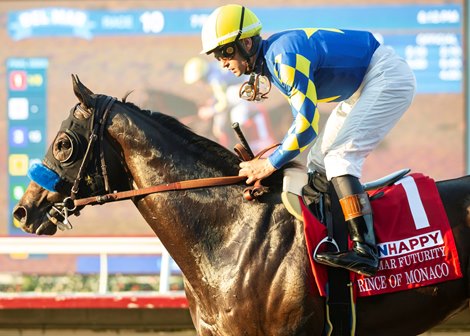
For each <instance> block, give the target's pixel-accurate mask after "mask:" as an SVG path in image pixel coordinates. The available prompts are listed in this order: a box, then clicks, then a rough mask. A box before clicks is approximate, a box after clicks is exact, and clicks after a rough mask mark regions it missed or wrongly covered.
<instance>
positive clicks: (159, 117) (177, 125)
mask: <svg viewBox="0 0 470 336" xmlns="http://www.w3.org/2000/svg"><path fill="white" fill-rule="evenodd" d="M122 105H123V106H124V107H126V108H127V109H131V110H132V111H135V112H137V113H141V115H142V116H144V117H146V118H148V119H149V120H151V121H152V122H155V123H158V124H163V125H165V128H166V129H168V130H170V131H172V132H175V133H176V134H179V135H180V136H181V137H182V138H183V139H184V141H185V142H186V143H187V145H188V146H195V147H200V148H203V149H204V150H203V151H201V155H211V156H213V155H215V156H217V157H219V158H220V159H222V160H221V162H227V163H230V164H234V165H235V166H236V167H238V164H239V162H240V159H239V158H238V157H237V156H236V155H235V153H233V152H231V151H230V150H228V149H227V148H225V147H223V146H221V145H220V144H218V143H216V142H214V141H212V140H210V139H208V138H205V137H203V136H200V135H198V134H196V133H194V132H193V131H192V130H191V128H190V127H188V126H187V125H184V124H183V123H181V122H180V121H179V120H178V119H176V118H175V117H173V116H170V115H167V114H165V113H162V112H157V111H152V110H147V109H142V108H140V107H139V106H137V105H135V104H134V103H132V102H129V101H126V100H125V99H123V101H122ZM255 154H256V153H255ZM300 166H302V164H300V163H299V162H296V161H292V162H289V163H288V164H286V165H284V166H283V167H282V168H281V169H279V170H277V171H276V172H275V173H274V174H273V175H271V176H270V177H268V178H266V179H265V180H263V185H266V186H270V187H275V188H277V187H279V188H280V187H281V185H282V176H283V175H284V170H285V169H286V168H291V167H300Z"/></svg>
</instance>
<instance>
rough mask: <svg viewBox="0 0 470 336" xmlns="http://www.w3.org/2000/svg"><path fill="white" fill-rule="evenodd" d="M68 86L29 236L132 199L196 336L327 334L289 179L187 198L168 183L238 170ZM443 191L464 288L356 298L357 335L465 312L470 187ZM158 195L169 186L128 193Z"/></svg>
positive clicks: (174, 127) (34, 198)
mask: <svg viewBox="0 0 470 336" xmlns="http://www.w3.org/2000/svg"><path fill="white" fill-rule="evenodd" d="M72 78H73V90H74V93H75V95H76V97H77V98H78V100H79V103H78V104H77V105H75V106H74V107H73V108H72V109H71V113H70V116H69V117H68V118H67V119H65V121H64V122H63V124H62V127H61V130H60V131H59V132H58V135H57V136H56V138H55V140H54V141H53V143H52V145H51V147H50V148H49V151H48V152H47V154H46V156H45V158H44V161H43V162H44V164H43V166H42V171H41V169H39V173H38V174H39V175H41V174H42V176H43V177H44V176H45V178H44V180H45V182H44V181H43V182H44V183H42V186H40V185H39V184H38V183H36V182H34V181H32V182H31V183H30V184H29V186H28V188H27V190H26V191H25V193H24V195H23V197H22V198H21V200H20V201H19V203H18V205H17V206H16V207H15V209H14V211H13V215H14V218H15V219H16V220H18V221H19V222H20V223H21V225H22V228H23V230H24V231H26V232H29V233H36V234H47V235H53V234H55V232H56V230H57V227H58V226H59V227H62V226H64V225H65V226H67V225H68V216H69V215H72V214H75V215H78V214H79V212H78V211H79V210H81V208H83V207H84V204H88V203H89V202H88V203H87V202H82V203H80V202H79V201H80V199H86V200H90V199H93V200H95V202H96V203H100V202H103V203H105V202H106V201H110V200H113V199H112V197H111V198H109V197H108V198H106V197H101V198H100V195H103V194H105V193H106V192H109V191H116V192H117V194H119V193H120V192H126V191H127V190H131V192H130V194H129V195H128V196H129V197H128V198H132V201H133V202H134V204H135V206H136V207H137V208H138V210H139V211H140V213H141V214H142V216H143V217H144V218H145V220H146V221H147V223H148V224H149V225H150V227H151V228H152V229H153V231H154V232H155V234H156V235H157V236H158V237H159V239H160V240H161V242H162V243H163V245H164V246H165V247H166V249H167V250H168V251H169V253H170V255H171V256H172V258H173V259H174V260H175V262H176V263H177V264H178V265H179V267H180V268H181V270H182V272H183V274H184V278H185V282H184V283H185V291H186V295H187V299H188V302H189V309H190V313H191V316H192V321H193V323H194V326H195V328H196V330H197V333H198V334H199V335H270V336H271V335H321V334H322V331H323V329H324V324H325V299H324V298H323V297H320V296H319V295H318V294H317V293H316V292H315V291H314V290H313V289H312V285H311V284H312V281H313V280H314V279H313V275H312V272H311V269H310V264H309V258H308V254H307V251H306V247H305V237H304V230H303V223H302V221H299V220H298V219H295V218H294V217H293V216H292V215H290V214H289V212H288V211H287V210H286V209H285V207H284V206H283V204H282V202H281V197H280V194H281V187H282V186H281V182H280V181H281V180H282V174H283V170H280V171H278V172H277V173H275V174H274V175H272V176H271V177H270V178H268V179H266V180H265V181H263V184H264V185H266V186H268V187H269V192H268V193H265V194H264V195H262V196H261V197H260V198H258V199H257V200H255V201H253V202H248V201H246V200H245V199H244V198H243V197H242V193H243V190H244V188H246V185H245V183H244V181H243V180H240V179H235V180H234V181H232V182H230V183H226V184H225V183H223V184H222V185H217V186H203V187H195V188H190V189H185V188H180V187H181V185H180V184H183V185H184V183H183V182H181V183H180V184H178V183H176V184H173V183H174V182H179V181H188V180H189V181H193V180H198V179H205V178H223V177H226V176H236V175H237V174H238V165H239V162H240V159H239V158H238V157H237V156H236V155H235V154H234V153H232V152H231V151H229V150H228V149H226V148H223V147H222V146H220V145H218V144H217V143H215V142H213V141H211V140H209V139H206V138H204V137H201V136H199V135H197V134H195V133H194V132H192V131H191V130H190V129H188V128H187V127H185V126H184V125H183V124H181V123H180V122H178V121H177V120H176V119H174V118H173V117H170V116H168V115H165V114H163V113H159V112H151V111H147V110H142V109H140V108H138V107H137V106H135V105H134V104H132V103H129V102H126V101H125V100H126V98H124V99H122V101H118V100H116V99H114V98H111V97H109V96H107V95H103V94H94V93H93V92H92V91H90V90H89V89H88V88H87V87H86V86H85V85H84V84H82V83H81V82H80V81H79V79H78V77H76V76H72ZM39 179H40V178H39ZM51 181H53V183H51ZM437 184H438V190H439V193H440V195H441V198H442V201H443V204H444V207H445V209H446V212H447V215H448V218H449V221H450V223H451V226H452V230H453V233H454V236H455V240H456V244H457V249H458V253H459V256H460V262H461V265H462V271H463V278H461V279H458V280H453V281H448V282H444V283H440V284H438V285H433V286H428V287H423V288H418V289H412V290H407V291H401V292H397V293H392V294H384V295H379V296H371V297H367V298H359V299H358V301H357V305H356V312H357V326H356V332H357V334H358V335H417V334H420V333H423V332H425V331H426V330H428V329H430V328H432V327H434V326H436V325H437V324H439V323H441V322H442V321H444V320H446V319H447V318H449V317H450V316H452V315H453V314H455V313H457V312H459V311H461V310H463V309H464V308H466V307H467V305H468V299H469V282H468V276H469V274H468V271H469V267H468V262H469V252H470V247H469V242H470V239H469V238H470V237H469V235H470V228H469V225H470V215H469V211H468V206H469V197H468V196H469V195H470V177H460V178H457V179H453V180H447V181H440V182H438V183H437ZM161 185H163V186H168V185H169V186H170V187H169V188H167V189H166V191H162V192H155V193H145V194H137V193H132V190H134V191H138V190H148V189H149V188H152V186H161ZM146 188H147V189H146ZM108 195H109V194H108ZM111 195H112V193H111ZM77 204H78V206H77ZM397 211H400V209H397Z"/></svg>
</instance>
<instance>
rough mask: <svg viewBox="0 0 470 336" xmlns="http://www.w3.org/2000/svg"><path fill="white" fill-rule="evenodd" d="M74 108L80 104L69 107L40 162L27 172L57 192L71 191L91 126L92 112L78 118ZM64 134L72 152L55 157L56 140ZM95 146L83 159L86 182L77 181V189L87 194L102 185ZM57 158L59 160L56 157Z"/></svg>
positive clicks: (36, 180) (40, 183)
mask: <svg viewBox="0 0 470 336" xmlns="http://www.w3.org/2000/svg"><path fill="white" fill-rule="evenodd" d="M77 108H81V107H80V106H79V104H77V105H76V106H75V107H74V108H72V109H71V111H70V115H69V117H68V118H67V119H65V120H64V121H63V122H62V124H61V127H60V130H59V132H58V133H57V135H56V137H55V139H54V141H53V142H52V144H51V146H50V147H49V149H48V151H47V153H46V155H45V157H44V159H43V164H35V165H32V166H31V168H30V170H29V172H28V176H29V177H30V178H31V179H32V180H33V181H34V182H36V183H37V184H39V185H40V186H41V187H43V188H44V189H47V190H49V191H55V192H60V193H62V194H66V195H67V194H70V192H71V189H72V186H73V184H74V182H75V180H76V179H77V176H78V172H79V170H80V167H81V165H82V162H83V160H84V158H85V153H86V150H87V146H88V141H89V138H90V135H91V133H92V131H93V127H94V117H95V113H92V114H91V116H90V117H89V118H86V119H85V118H83V119H78V118H76V117H75V115H74V112H75V110H76V109H77ZM63 134H65V135H66V136H67V137H66V138H67V140H68V141H70V146H71V147H70V148H71V153H70V154H69V155H67V157H66V158H61V157H60V156H59V158H58V157H57V156H58V155H57V154H58V153H60V151H61V150H63V148H61V147H60V146H61V145H60V144H59V143H58V142H59V141H57V140H58V137H60V136H61V135H63ZM95 148H96V146H93V148H90V151H91V153H90V157H89V159H88V162H86V163H85V164H86V167H84V169H85V168H86V172H87V173H86V176H84V177H85V178H84V180H85V182H86V183H84V184H86V185H85V186H83V185H82V184H81V185H80V190H82V189H84V190H83V192H85V191H86V192H88V193H90V194H96V193H98V192H100V191H101V190H102V188H103V180H102V177H101V176H100V171H99V167H100V164H99V162H98V161H99V159H98V158H97V157H98V156H99V155H96V151H95ZM59 159H60V160H59Z"/></svg>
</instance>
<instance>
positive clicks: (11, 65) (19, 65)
mask: <svg viewBox="0 0 470 336" xmlns="http://www.w3.org/2000/svg"><path fill="white" fill-rule="evenodd" d="M47 67H48V60H47V59H45V58H9V59H8V60H7V62H6V69H7V76H6V79H7V90H8V95H7V109H6V110H7V120H8V158H7V166H8V167H7V171H8V188H9V190H8V200H9V202H8V203H9V209H10V211H9V213H10V220H9V223H8V233H9V234H11V235H16V234H21V233H22V231H21V229H20V228H19V227H18V225H16V224H15V222H14V220H13V217H12V216H11V212H12V210H13V207H14V206H15V204H16V203H17V202H18V200H19V199H20V198H21V196H22V195H23V193H24V191H25V189H26V187H27V185H28V184H29V178H28V177H27V173H28V169H29V167H30V165H31V164H33V163H34V162H37V161H40V160H41V158H42V156H43V155H44V151H45V148H46V143H45V141H46V118H47Z"/></svg>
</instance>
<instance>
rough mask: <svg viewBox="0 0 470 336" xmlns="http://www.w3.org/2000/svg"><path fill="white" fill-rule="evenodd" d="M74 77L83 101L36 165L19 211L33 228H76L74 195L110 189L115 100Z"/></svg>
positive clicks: (25, 225) (21, 219) (33, 230)
mask: <svg viewBox="0 0 470 336" xmlns="http://www.w3.org/2000/svg"><path fill="white" fill-rule="evenodd" d="M72 80H73V90H74V93H75V95H76V96H77V98H78V100H79V103H78V104H76V105H75V106H74V107H73V108H72V109H71V111H70V115H69V116H68V118H67V119H65V120H64V121H63V122H62V125H61V127H60V130H59V132H58V133H57V135H56V137H55V139H54V141H53V142H52V144H51V146H50V147H49V149H48V151H47V153H46V155H45V157H44V159H43V161H42V163H40V164H33V165H32V166H31V167H30V170H29V172H28V176H29V177H30V178H31V180H32V182H31V183H30V184H29V186H28V188H27V189H26V192H25V193H24V195H23V197H22V198H21V199H20V201H19V202H18V204H17V206H16V207H15V209H14V210H13V216H14V218H15V219H16V220H17V221H18V222H19V223H20V224H21V226H22V229H23V230H24V231H26V232H29V233H36V234H48V235H52V234H54V233H55V232H56V231H57V228H59V229H67V228H71V226H70V223H69V221H68V216H69V215H72V214H75V215H78V213H79V212H78V211H79V209H77V208H76V207H75V206H74V201H73V200H74V199H76V198H79V197H83V196H92V195H99V194H103V193H104V192H105V191H108V185H109V183H108V178H107V176H108V175H107V170H110V168H109V167H108V169H106V164H105V158H104V157H105V156H109V155H110V153H109V152H110V151H109V150H108V147H109V145H108V144H107V143H106V142H105V141H104V138H103V131H104V127H105V124H106V118H107V114H108V112H109V110H110V108H111V106H112V105H113V103H114V101H115V99H114V98H111V97H108V96H102V95H95V94H93V92H92V91H90V90H89V89H88V88H87V87H86V86H85V85H83V84H82V83H81V82H80V80H79V79H78V77H77V76H72ZM114 168H115V167H114V166H113V167H112V169H114Z"/></svg>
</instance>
